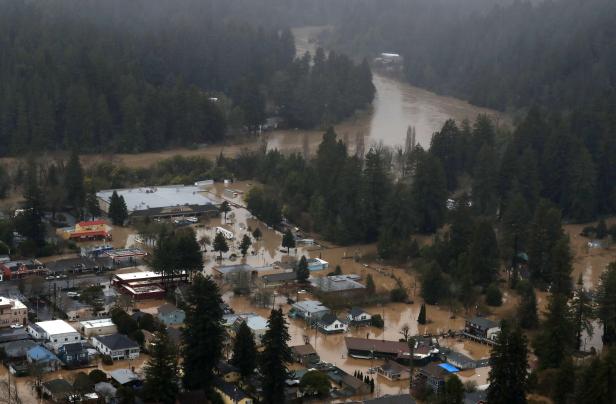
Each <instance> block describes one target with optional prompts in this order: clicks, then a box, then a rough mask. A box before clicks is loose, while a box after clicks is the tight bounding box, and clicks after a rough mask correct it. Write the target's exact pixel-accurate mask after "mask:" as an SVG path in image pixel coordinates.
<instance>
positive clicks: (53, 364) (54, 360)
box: [26, 345, 61, 372]
mask: <svg viewBox="0 0 616 404" xmlns="http://www.w3.org/2000/svg"><path fill="white" fill-rule="evenodd" d="M26 359H27V360H28V363H32V364H37V365H40V366H41V368H42V370H43V371H44V372H54V371H56V370H58V369H60V365H61V362H60V359H58V357H57V356H56V355H54V354H53V353H52V352H51V351H49V350H47V349H45V348H44V347H42V346H40V345H37V346H35V347H32V348H30V349H28V352H27V353H26Z"/></svg>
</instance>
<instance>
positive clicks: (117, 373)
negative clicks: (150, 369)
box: [109, 369, 141, 386]
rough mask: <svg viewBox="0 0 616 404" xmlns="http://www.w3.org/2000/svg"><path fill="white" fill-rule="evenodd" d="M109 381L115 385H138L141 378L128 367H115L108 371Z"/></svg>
mask: <svg viewBox="0 0 616 404" xmlns="http://www.w3.org/2000/svg"><path fill="white" fill-rule="evenodd" d="M109 377H110V378H111V383H112V384H114V385H115V386H139V385H141V379H140V378H139V376H137V374H136V373H135V372H133V371H132V370H130V369H116V370H114V371H112V372H110V373H109Z"/></svg>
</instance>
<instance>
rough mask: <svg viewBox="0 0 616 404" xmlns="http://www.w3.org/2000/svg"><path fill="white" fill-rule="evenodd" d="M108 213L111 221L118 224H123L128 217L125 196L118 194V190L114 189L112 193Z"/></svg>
mask: <svg viewBox="0 0 616 404" xmlns="http://www.w3.org/2000/svg"><path fill="white" fill-rule="evenodd" d="M107 213H108V215H109V218H111V223H113V224H114V225H116V226H122V225H123V224H124V222H125V221H126V219H127V218H128V210H127V208H126V202H125V201H124V197H123V196H120V195H118V193H117V192H116V191H113V193H112V194H111V198H110V199H109V210H108V212H107Z"/></svg>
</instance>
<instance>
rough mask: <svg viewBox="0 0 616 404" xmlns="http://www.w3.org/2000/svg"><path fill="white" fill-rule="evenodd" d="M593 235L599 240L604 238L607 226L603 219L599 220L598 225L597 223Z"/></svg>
mask: <svg viewBox="0 0 616 404" xmlns="http://www.w3.org/2000/svg"><path fill="white" fill-rule="evenodd" d="M595 235H596V237H597V238H598V239H599V240H601V239H604V238H605V236H607V224H605V219H600V220H599V223H597V228H596V229H595Z"/></svg>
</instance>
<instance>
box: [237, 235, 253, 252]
mask: <svg viewBox="0 0 616 404" xmlns="http://www.w3.org/2000/svg"><path fill="white" fill-rule="evenodd" d="M251 245H252V241H250V237H248V234H244V237H242V242H241V243H240V252H241V253H242V256H243V257H245V256H246V254H247V253H248V249H249V248H250V246H251Z"/></svg>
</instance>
